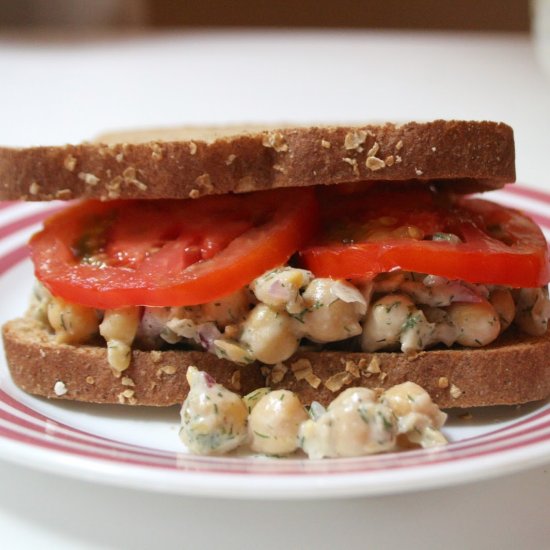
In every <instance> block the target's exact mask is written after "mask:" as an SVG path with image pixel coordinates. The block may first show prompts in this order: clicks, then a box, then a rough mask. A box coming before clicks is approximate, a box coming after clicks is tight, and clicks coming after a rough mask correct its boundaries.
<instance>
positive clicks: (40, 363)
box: [3, 318, 550, 408]
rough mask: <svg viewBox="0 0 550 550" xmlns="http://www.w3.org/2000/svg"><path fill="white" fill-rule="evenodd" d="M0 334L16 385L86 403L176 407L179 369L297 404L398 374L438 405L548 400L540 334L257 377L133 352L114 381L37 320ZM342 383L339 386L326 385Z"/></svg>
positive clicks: (183, 385)
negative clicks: (265, 390)
mask: <svg viewBox="0 0 550 550" xmlns="http://www.w3.org/2000/svg"><path fill="white" fill-rule="evenodd" d="M3 338H4V347H5V351H6V357H7V361H8V365H9V368H10V371H11V375H12V378H13V380H14V382H15V383H16V384H17V385H18V386H19V387H20V388H21V389H23V390H25V391H26V392H28V393H32V394H35V395H40V396H44V397H48V398H60V399H69V400H76V401H85V402H92V403H124V404H130V405H152V406H169V405H174V404H181V403H182V402H183V399H184V398H185V396H186V394H187V391H188V389H189V388H188V385H187V381H186V379H185V372H186V370H187V367H188V366H189V365H195V366H197V367H198V368H199V369H201V370H205V371H207V372H209V373H210V374H211V375H212V376H213V377H214V378H215V379H216V380H217V381H218V382H220V383H221V384H223V385H225V386H226V387H228V388H229V389H231V390H233V391H237V392H239V393H241V394H246V393H248V392H250V391H252V390H253V389H256V388H258V387H263V386H266V385H268V386H270V387H271V388H273V389H275V388H287V389H290V390H292V391H295V392H297V394H298V395H299V396H300V398H301V399H302V402H303V403H310V402H311V401H313V400H315V401H319V402H320V403H323V404H328V403H329V402H330V401H331V400H332V399H334V397H336V395H337V394H338V393H339V391H341V390H344V389H346V388H347V387H351V386H365V387H370V388H389V387H391V386H393V385H394V384H399V383H401V382H404V381H406V380H411V381H413V382H416V383H418V384H419V385H421V386H422V387H424V388H425V389H426V390H427V391H428V392H429V393H430V395H431V396H432V398H433V399H434V400H435V402H436V403H438V405H439V406H441V407H443V408H449V407H459V408H465V407H478V406H488V405H512V404H518V403H525V402H528V401H536V400H540V399H546V398H548V397H550V363H549V361H548V357H550V333H547V334H546V335H545V336H544V337H532V336H526V335H519V334H518V333H515V332H507V333H505V334H504V335H502V336H501V338H500V339H499V340H498V342H497V343H495V344H493V345H491V346H488V347H486V348H483V349H451V350H432V351H426V352H421V353H418V354H416V355H413V356H407V355H404V354H402V353H374V354H373V353H347V352H330V351H327V352H321V353H319V352H311V351H310V352H301V353H298V354H296V355H295V356H293V357H292V358H291V359H290V360H288V361H286V362H285V368H286V369H287V370H286V372H284V369H282V370H279V373H283V372H284V376H282V377H281V379H280V380H277V381H274V380H273V378H274V377H272V376H269V375H268V376H267V377H266V376H265V375H264V374H263V373H262V370H264V371H265V370H266V367H263V368H262V366H261V365H260V364H257V363H255V364H253V365H247V366H238V365H235V364H233V363H230V362H228V361H226V360H223V359H218V358H217V357H215V356H214V355H212V354H210V353H203V352H197V351H162V352H145V351H139V350H134V351H133V353H132V362H131V365H130V367H129V368H128V369H127V370H126V371H124V373H123V377H121V378H115V377H114V375H113V374H112V372H111V370H110V368H109V366H108V363H107V354H106V349H105V348H104V347H99V346H70V345H65V344H56V343H55V342H54V340H53V336H52V335H51V334H50V333H48V332H47V330H45V329H44V327H43V325H41V324H40V323H38V322H37V321H35V320H33V319H29V318H22V319H15V320H13V321H10V322H8V323H6V324H5V325H4V327H3ZM167 367H168V368H167ZM310 367H311V368H310ZM269 371H271V369H270V368H268V369H267V372H269ZM271 372H273V371H271ZM309 373H311V374H312V375H313V376H311V375H310V374H309ZM275 378H277V377H275ZM342 379H343V380H344V382H345V383H343V384H342V385H341V387H340V388H339V389H335V390H334V391H332V390H331V389H329V388H333V389H334V388H335V387H336V386H338V383H337V382H338V381H340V382H342ZM57 382H62V383H63V384H62V386H61V387H62V388H66V390H67V391H66V393H65V394H63V395H58V394H56V391H55V390H54V388H55V387H56V383H57ZM314 386H317V387H314ZM327 386H328V387H327ZM125 392H126V393H125ZM58 393H59V388H58Z"/></svg>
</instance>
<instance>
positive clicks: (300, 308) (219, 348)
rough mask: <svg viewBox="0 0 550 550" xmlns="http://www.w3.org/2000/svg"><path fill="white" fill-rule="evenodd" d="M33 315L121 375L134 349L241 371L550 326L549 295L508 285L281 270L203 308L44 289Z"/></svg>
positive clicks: (476, 341)
mask: <svg viewBox="0 0 550 550" xmlns="http://www.w3.org/2000/svg"><path fill="white" fill-rule="evenodd" d="M29 314H30V315H32V316H33V317H34V318H35V319H38V320H39V321H41V322H42V323H43V324H44V325H45V326H46V327H47V328H48V329H49V330H50V331H51V332H53V334H54V337H55V340H56V342H58V343H65V344H75V345H76V344H88V343H97V342H101V341H103V342H105V344H106V346H107V350H108V351H107V353H108V362H109V365H110V367H111V369H112V371H113V373H114V374H115V375H116V376H120V375H121V374H122V373H123V372H124V370H125V369H127V368H128V366H129V365H130V359H131V349H132V348H136V349H143V350H160V349H166V348H169V347H177V348H180V349H195V350H204V351H206V352H209V353H213V354H215V355H216V356H217V357H219V358H223V359H227V360H229V361H231V362H234V363H237V364H249V363H252V362H254V361H259V362H261V363H263V364H265V365H276V364H278V363H280V362H282V361H285V360H286V359H289V358H290V357H292V355H293V354H294V353H295V352H297V351H298V350H299V349H312V350H317V351H322V350H323V349H331V350H344V351H365V352H374V351H395V350H400V351H402V352H403V353H408V354H410V353H416V352H419V351H422V350H425V349H429V348H432V347H434V346H446V347H451V346H454V345H459V346H465V347H483V346H487V345H489V344H490V343H492V342H494V341H495V340H496V339H497V338H498V337H499V335H500V334H501V333H502V332H504V331H505V330H507V329H508V328H509V327H510V326H515V327H516V328H517V329H519V330H520V331H522V332H524V333H527V334H530V335H542V334H544V333H546V331H547V329H548V320H549V318H550V301H549V299H548V291H547V289H546V288H544V287H542V288H509V287H505V286H501V285H482V284H473V283H467V282H464V281H457V280H450V279H447V278H444V277H440V276H434V275H426V274H419V273H412V272H405V271H395V272H392V273H383V274H380V275H378V276H376V277H375V278H374V279H372V280H366V281H353V283H352V282H350V281H347V280H334V279H331V278H323V277H315V276H314V275H313V273H311V272H310V271H308V270H305V269H298V268H295V267H290V266H282V267H280V268H276V269H272V270H269V271H267V272H266V273H264V274H263V275H261V276H260V277H257V278H256V279H254V280H253V281H252V282H251V283H250V285H247V286H245V287H243V288H241V289H240V290H238V291H237V292H234V293H232V294H230V295H229V296H226V297H223V298H219V299H217V300H215V301H213V302H208V303H205V304H202V305H196V306H179V307H154V306H127V307H122V308H115V309H105V310H100V309H96V308H91V307H87V306H82V305H78V304H72V303H70V302H67V301H65V300H63V299H61V298H57V297H54V296H52V294H51V293H50V292H49V291H48V290H46V288H45V287H44V286H43V285H41V284H39V283H37V284H36V287H35V291H34V293H33V296H32V300H31V306H30V309H29Z"/></svg>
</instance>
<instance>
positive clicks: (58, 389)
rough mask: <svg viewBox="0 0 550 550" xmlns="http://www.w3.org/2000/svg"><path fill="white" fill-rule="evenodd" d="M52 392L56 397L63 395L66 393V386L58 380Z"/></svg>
mask: <svg viewBox="0 0 550 550" xmlns="http://www.w3.org/2000/svg"><path fill="white" fill-rule="evenodd" d="M53 391H54V393H55V395H57V396H58V397H61V396H62V395H65V394H66V393H67V386H65V382H62V381H61V380H58V381H57V382H56V383H55V384H54V386H53Z"/></svg>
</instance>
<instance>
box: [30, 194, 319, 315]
mask: <svg viewBox="0 0 550 550" xmlns="http://www.w3.org/2000/svg"><path fill="white" fill-rule="evenodd" d="M317 221H318V214H317V201H316V199H315V193H314V191H313V190H312V189H301V190H295V189H293V190H278V191H262V192H258V193H254V194H247V195H224V196H213V197H205V198H202V199H197V200H182V201H169V200H157V201H137V200H136V201H110V202H104V203H102V202H98V201H86V202H83V203H80V204H78V205H76V206H74V207H72V208H69V209H67V210H64V211H63V212H61V213H59V214H57V215H55V216H53V217H52V218H50V219H49V220H47V221H46V223H45V225H44V229H43V230H42V231H40V232H39V233H37V234H36V235H34V236H33V238H32V239H31V242H30V246H31V255H32V259H33V262H34V265H35V272H36V276H37V278H38V279H39V280H40V281H41V282H42V283H43V284H44V285H45V286H46V287H47V288H48V289H49V290H50V291H51V292H52V294H54V295H55V296H59V297H61V298H64V299H65V300H67V301H69V302H72V303H78V304H82V305H87V306H90V307H95V308H100V309H110V308H117V307H123V306H129V305H149V306H180V305H196V304H201V303H206V302H210V301H213V300H216V299H217V298H220V297H222V296H225V295H228V294H231V293H232V292H235V291H237V290H239V289H240V288H242V287H244V286H245V285H247V284H248V283H250V281H252V280H253V279H254V278H255V277H257V276H259V275H261V274H262V273H264V272H265V271H267V270H269V269H272V268H274V267H276V266H278V265H281V264H283V263H285V262H286V261H287V260H288V259H289V258H290V256H291V255H292V254H294V253H295V252H296V251H297V250H298V249H299V248H300V247H301V246H302V245H303V244H305V243H306V242H307V241H308V240H309V239H310V238H311V237H312V235H313V234H314V232H315V230H316V227H317Z"/></svg>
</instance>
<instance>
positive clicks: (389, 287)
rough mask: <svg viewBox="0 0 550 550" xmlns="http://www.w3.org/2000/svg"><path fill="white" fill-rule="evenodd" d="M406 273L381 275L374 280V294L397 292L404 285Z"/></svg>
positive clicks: (398, 272) (397, 272)
mask: <svg viewBox="0 0 550 550" xmlns="http://www.w3.org/2000/svg"><path fill="white" fill-rule="evenodd" d="M404 280H405V273H404V272H403V271H396V272H395V273H380V275H377V276H376V277H375V279H374V283H373V286H374V288H373V290H374V292H378V293H383V294H389V293H390V292H395V291H396V290H398V289H399V287H400V286H401V285H402V284H403V281H404Z"/></svg>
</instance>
